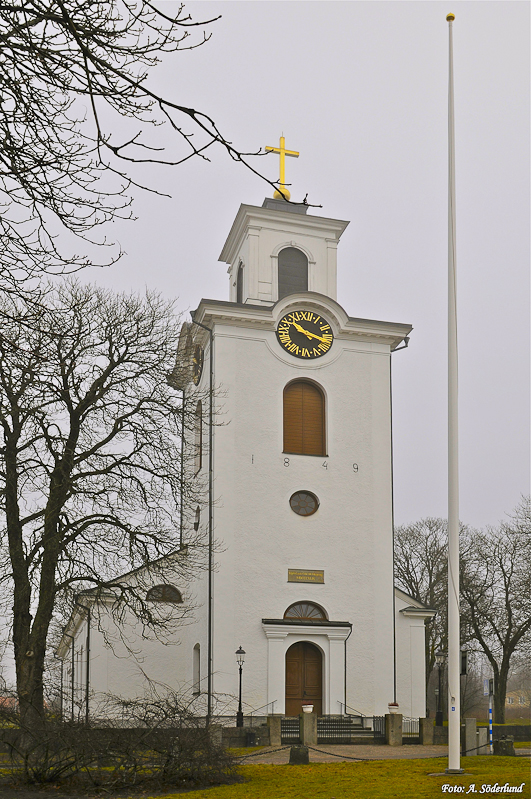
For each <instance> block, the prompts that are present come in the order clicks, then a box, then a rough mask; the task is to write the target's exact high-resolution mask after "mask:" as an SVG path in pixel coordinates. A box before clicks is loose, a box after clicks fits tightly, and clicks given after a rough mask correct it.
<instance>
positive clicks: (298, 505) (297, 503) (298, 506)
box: [289, 491, 319, 516]
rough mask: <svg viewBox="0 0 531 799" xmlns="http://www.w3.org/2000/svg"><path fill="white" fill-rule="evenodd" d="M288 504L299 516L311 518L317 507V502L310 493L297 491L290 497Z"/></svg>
mask: <svg viewBox="0 0 531 799" xmlns="http://www.w3.org/2000/svg"><path fill="white" fill-rule="evenodd" d="M289 504H290V508H291V510H292V511H294V512H295V513H298V514H299V516H311V515H312V513H315V511H316V510H317V508H318V507H319V500H318V499H317V497H316V496H315V494H312V493H311V492H310V491H297V492H296V493H295V494H292V496H291V497H290V500H289Z"/></svg>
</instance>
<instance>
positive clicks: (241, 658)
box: [236, 645, 245, 727]
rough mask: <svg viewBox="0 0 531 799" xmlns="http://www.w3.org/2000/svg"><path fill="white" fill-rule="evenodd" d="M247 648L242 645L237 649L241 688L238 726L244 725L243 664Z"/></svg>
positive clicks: (237, 718) (237, 714)
mask: <svg viewBox="0 0 531 799" xmlns="http://www.w3.org/2000/svg"><path fill="white" fill-rule="evenodd" d="M244 656H245V650H244V649H242V648H241V645H240V647H239V648H238V649H237V650H236V663H237V664H238V669H239V672H240V690H239V694H238V712H237V713H236V726H237V727H243V710H242V666H243V664H244V662H245V660H244Z"/></svg>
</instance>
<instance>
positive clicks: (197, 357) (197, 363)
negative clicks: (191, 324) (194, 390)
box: [192, 344, 205, 386]
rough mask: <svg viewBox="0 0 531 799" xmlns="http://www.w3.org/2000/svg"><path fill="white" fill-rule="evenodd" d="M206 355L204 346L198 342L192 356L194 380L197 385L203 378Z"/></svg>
mask: <svg viewBox="0 0 531 799" xmlns="http://www.w3.org/2000/svg"><path fill="white" fill-rule="evenodd" d="M204 357H205V356H204V352H203V347H201V346H200V345H199V344H197V345H196V346H195V348H194V354H193V357H192V380H193V381H194V384H195V385H196V386H197V385H198V383H199V381H200V380H201V374H202V372H203V361H204Z"/></svg>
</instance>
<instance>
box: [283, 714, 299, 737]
mask: <svg viewBox="0 0 531 799" xmlns="http://www.w3.org/2000/svg"><path fill="white" fill-rule="evenodd" d="M300 740H301V727H300V719H299V717H298V716H284V717H283V718H281V719H280V741H281V743H283V744H295V743H300Z"/></svg>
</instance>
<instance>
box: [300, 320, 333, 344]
mask: <svg viewBox="0 0 531 799" xmlns="http://www.w3.org/2000/svg"><path fill="white" fill-rule="evenodd" d="M292 324H293V325H295V327H296V328H297V330H298V331H299V333H304V335H305V336H308V338H317V339H319V341H323V342H324V343H325V344H326V342H327V340H326V339H325V338H323V336H318V335H316V333H310V331H309V330H305V329H304V328H303V327H301V325H298V324H297V322H292Z"/></svg>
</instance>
